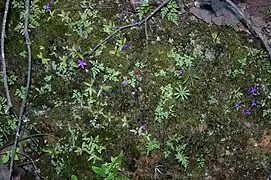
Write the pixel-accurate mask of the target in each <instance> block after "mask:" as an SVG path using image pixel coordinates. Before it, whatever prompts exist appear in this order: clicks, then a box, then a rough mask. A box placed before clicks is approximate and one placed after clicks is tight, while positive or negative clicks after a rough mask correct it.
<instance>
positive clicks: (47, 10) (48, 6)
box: [44, 3, 51, 12]
mask: <svg viewBox="0 0 271 180" xmlns="http://www.w3.org/2000/svg"><path fill="white" fill-rule="evenodd" d="M44 10H45V11H46V12H49V11H50V10H51V5H50V3H47V4H46V6H45V8H44Z"/></svg>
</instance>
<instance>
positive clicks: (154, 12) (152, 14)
mask: <svg viewBox="0 0 271 180" xmlns="http://www.w3.org/2000/svg"><path fill="white" fill-rule="evenodd" d="M169 1H170V0H165V1H164V2H163V3H161V4H160V5H159V6H158V7H157V8H156V9H154V11H152V12H151V13H150V14H149V15H148V16H147V17H145V18H144V19H143V20H141V21H138V22H136V23H133V24H129V25H126V26H120V27H118V28H117V29H116V30H115V31H114V32H113V33H111V34H110V35H108V36H107V37H106V38H104V39H103V40H102V41H101V42H100V43H98V44H97V45H96V46H95V47H94V48H93V49H92V50H90V51H87V52H85V53H84V56H90V55H92V53H93V52H95V51H96V50H97V49H98V48H99V47H100V46H101V45H103V44H104V43H105V42H107V41H108V40H109V39H111V38H112V37H113V36H114V35H115V34H117V33H118V32H120V31H122V30H124V29H127V28H131V27H134V26H141V25H142V24H143V23H145V22H147V21H148V20H149V19H150V18H152V17H153V16H154V15H155V14H156V13H157V12H158V11H159V10H160V9H162V8H163V7H164V6H165V5H166V4H167V3H168V2H169Z"/></svg>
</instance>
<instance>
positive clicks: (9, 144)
mask: <svg viewBox="0 0 271 180" xmlns="http://www.w3.org/2000/svg"><path fill="white" fill-rule="evenodd" d="M39 136H52V135H50V134H46V133H42V134H33V135H30V136H27V137H24V138H20V139H19V142H22V141H25V140H28V139H31V138H33V137H39ZM12 145H14V142H11V143H8V144H5V145H4V146H2V147H0V151H2V150H3V149H5V148H7V147H9V146H12Z"/></svg>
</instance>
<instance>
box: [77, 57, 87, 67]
mask: <svg viewBox="0 0 271 180" xmlns="http://www.w3.org/2000/svg"><path fill="white" fill-rule="evenodd" d="M85 66H87V62H86V61H85V60H84V59H78V68H81V69H85V68H86V67H85Z"/></svg>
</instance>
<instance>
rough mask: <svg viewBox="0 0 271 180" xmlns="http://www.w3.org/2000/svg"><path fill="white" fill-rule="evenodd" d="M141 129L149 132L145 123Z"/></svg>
mask: <svg viewBox="0 0 271 180" xmlns="http://www.w3.org/2000/svg"><path fill="white" fill-rule="evenodd" d="M141 129H142V131H146V130H147V128H146V124H145V123H144V122H143V123H142V125H141Z"/></svg>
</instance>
